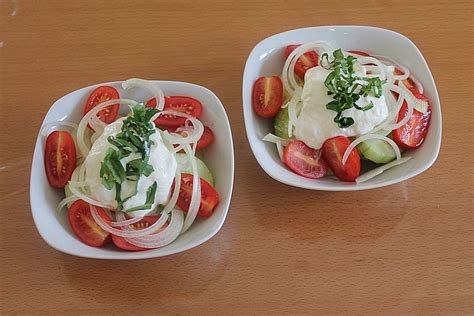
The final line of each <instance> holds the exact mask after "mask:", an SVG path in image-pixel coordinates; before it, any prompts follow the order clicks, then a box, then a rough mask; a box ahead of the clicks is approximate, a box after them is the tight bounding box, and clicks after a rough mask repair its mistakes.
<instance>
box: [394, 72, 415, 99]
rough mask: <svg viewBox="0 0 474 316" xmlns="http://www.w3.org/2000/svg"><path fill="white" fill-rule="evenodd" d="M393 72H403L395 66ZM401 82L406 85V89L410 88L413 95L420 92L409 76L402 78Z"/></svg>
mask: <svg viewBox="0 0 474 316" xmlns="http://www.w3.org/2000/svg"><path fill="white" fill-rule="evenodd" d="M394 73H395V74H396V75H403V72H402V71H401V70H400V69H398V68H395V72H394ZM402 82H403V84H404V85H405V87H407V88H408V90H410V91H411V93H413V95H416V94H420V91H419V90H418V87H417V86H416V84H415V82H414V81H413V80H411V79H410V78H407V79H405V80H402Z"/></svg>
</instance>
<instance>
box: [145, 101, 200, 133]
mask: <svg viewBox="0 0 474 316" xmlns="http://www.w3.org/2000/svg"><path fill="white" fill-rule="evenodd" d="M145 107H156V99H155V98H153V99H150V100H148V102H147V103H146V105H145ZM202 109H203V106H202V103H201V102H200V101H198V100H196V99H194V98H191V97H186V96H166V97H165V106H164V108H163V110H165V111H166V110H171V111H177V112H182V113H186V114H188V115H191V116H194V117H199V116H200V115H201V113H202ZM185 123H186V118H184V117H179V116H176V115H170V114H166V115H161V116H159V117H158V118H157V119H156V120H155V125H158V126H164V127H178V126H183V125H184V124H185Z"/></svg>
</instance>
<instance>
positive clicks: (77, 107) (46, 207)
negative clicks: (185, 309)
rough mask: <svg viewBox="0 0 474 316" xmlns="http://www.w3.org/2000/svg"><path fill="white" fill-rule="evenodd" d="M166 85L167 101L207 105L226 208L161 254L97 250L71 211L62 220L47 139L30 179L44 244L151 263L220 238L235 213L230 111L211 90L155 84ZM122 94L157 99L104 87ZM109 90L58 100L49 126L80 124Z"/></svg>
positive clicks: (211, 154) (213, 166)
mask: <svg viewBox="0 0 474 316" xmlns="http://www.w3.org/2000/svg"><path fill="white" fill-rule="evenodd" d="M154 82H156V83H158V84H159V85H160V87H161V88H162V89H163V91H164V93H165V95H188V96H191V97H194V98H196V99H198V100H200V101H201V102H202V104H203V105H204V111H203V115H202V117H201V120H202V122H203V123H204V124H205V125H207V126H209V127H210V128H211V129H212V130H213V131H214V133H215V135H216V139H215V142H214V143H213V144H212V145H211V146H210V147H208V148H206V150H205V153H204V155H205V157H204V160H205V162H206V164H207V165H208V167H209V169H210V170H211V171H212V172H213V174H214V178H215V182H216V189H217V191H218V192H219V195H220V198H221V200H220V203H219V205H218V206H217V208H216V210H215V211H214V214H213V215H212V216H211V217H210V218H208V219H205V220H199V219H198V220H196V222H194V223H193V225H192V226H191V228H190V229H189V230H188V231H187V232H186V233H184V234H183V235H181V236H180V237H178V239H176V240H175V241H174V242H172V243H171V244H169V245H168V246H165V247H163V248H159V249H153V250H148V251H140V252H127V251H123V250H120V249H117V248H115V247H114V246H112V245H109V246H107V247H103V248H94V247H90V246H88V245H86V244H84V243H82V242H81V241H80V240H79V239H77V238H76V236H75V235H74V233H73V232H72V230H71V228H70V226H69V223H68V220H67V216H66V211H63V213H61V214H57V213H56V211H55V209H56V206H57V205H58V202H59V201H60V200H61V199H63V198H64V193H63V191H62V190H57V189H54V188H52V187H51V186H49V184H48V181H47V179H46V175H45V171H44V163H43V148H44V147H43V146H44V139H43V137H42V136H41V135H38V138H37V140H36V147H35V152H34V156H33V163H32V167H31V179H30V202H31V210H32V213H33V218H34V221H35V224H36V227H37V229H38V231H39V233H40V235H41V237H43V239H44V240H45V241H46V243H48V244H49V245H50V246H51V247H53V248H55V249H57V250H59V251H62V252H65V253H68V254H71V255H76V256H80V257H88V258H99V259H145V258H154V257H160V256H166V255H170V254H174V253H178V252H181V251H184V250H187V249H190V248H193V247H196V246H198V245H200V244H202V243H203V242H205V241H207V240H208V239H210V238H211V237H212V236H214V235H215V234H216V233H217V232H218V231H219V229H220V228H221V227H222V225H223V223H224V220H225V218H226V215H227V211H228V209H229V204H230V199H231V195H232V186H233V182H234V149H233V144H232V133H231V129H230V125H229V120H228V118H227V114H226V112H225V109H224V107H223V105H222V103H221V101H220V100H219V98H218V97H217V96H216V95H215V94H214V93H212V92H211V91H210V90H208V89H206V88H204V87H201V86H198V85H195V84H191V83H185V82H176V81H154ZM103 84H106V85H111V86H114V87H115V88H116V89H118V91H119V93H120V96H121V97H123V98H130V99H133V100H137V101H142V100H143V101H146V100H147V99H148V98H149V97H151V95H149V94H147V93H146V91H140V90H141V89H133V90H131V91H130V90H127V91H125V90H123V89H122V88H121V82H108V83H103ZM103 84H97V85H94V86H89V87H86V88H82V89H79V90H76V91H74V92H71V93H69V94H67V95H65V96H64V97H62V98H60V99H59V100H57V101H56V102H55V103H54V104H53V105H52V106H51V108H50V109H49V111H48V113H47V114H46V117H45V119H44V121H43V125H44V124H46V123H48V122H51V121H58V120H67V121H72V122H79V121H80V119H81V117H82V111H83V105H84V103H85V101H86V99H87V97H88V95H89V94H90V92H92V90H93V89H94V88H95V87H97V86H99V85H103Z"/></svg>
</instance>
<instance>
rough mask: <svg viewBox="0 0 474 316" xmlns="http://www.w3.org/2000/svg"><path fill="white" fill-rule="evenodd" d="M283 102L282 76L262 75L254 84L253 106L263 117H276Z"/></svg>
mask: <svg viewBox="0 0 474 316" xmlns="http://www.w3.org/2000/svg"><path fill="white" fill-rule="evenodd" d="M282 103H283V83H282V82H281V79H280V77H277V76H273V77H260V78H258V79H257V81H255V83H254V84H253V92H252V106H253V110H254V111H255V113H257V114H258V115H259V116H261V117H267V118H270V117H274V116H275V115H277V113H278V111H280V108H281V105H282Z"/></svg>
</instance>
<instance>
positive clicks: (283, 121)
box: [273, 102, 302, 139]
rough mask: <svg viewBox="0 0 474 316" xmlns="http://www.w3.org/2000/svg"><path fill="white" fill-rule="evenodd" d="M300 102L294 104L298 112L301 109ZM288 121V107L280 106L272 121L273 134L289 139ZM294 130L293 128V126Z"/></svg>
mask: <svg viewBox="0 0 474 316" xmlns="http://www.w3.org/2000/svg"><path fill="white" fill-rule="evenodd" d="M301 105H302V103H301V102H298V104H297V105H296V112H297V114H299V112H300V111H301ZM289 121H290V116H289V115H288V107H285V108H281V109H280V111H279V112H278V114H277V116H275V119H274V121H273V126H274V127H275V135H276V136H278V137H281V138H286V139H289V138H290V136H288V122H289ZM293 131H294V128H293Z"/></svg>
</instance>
